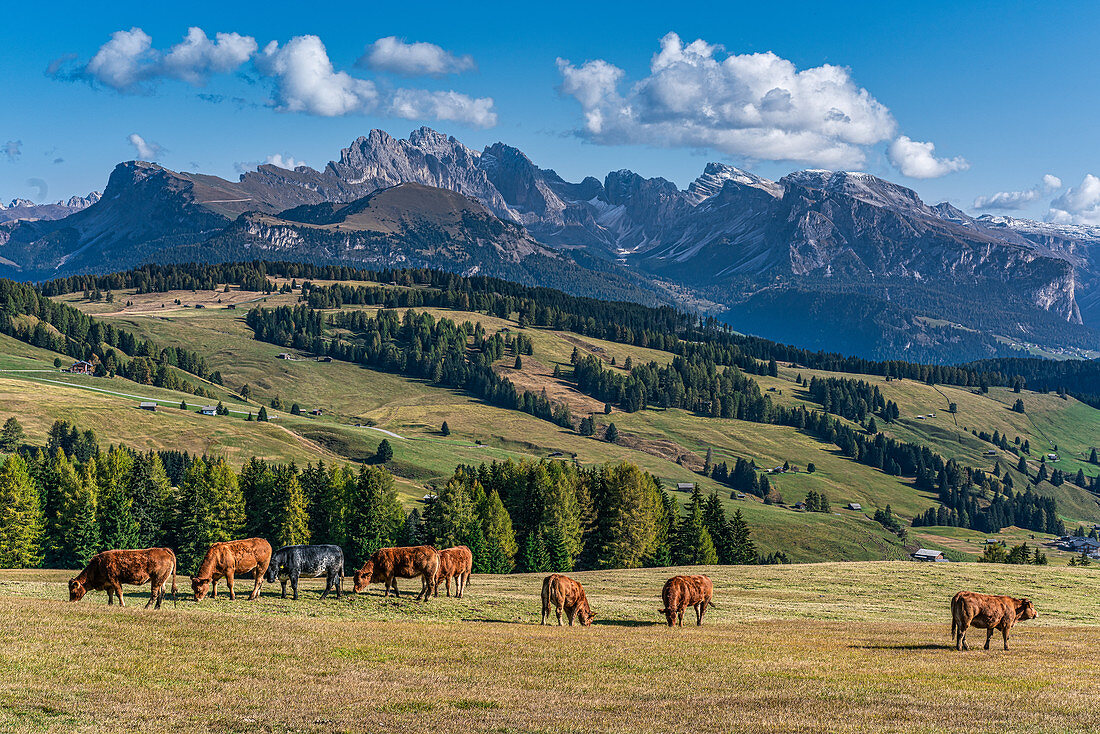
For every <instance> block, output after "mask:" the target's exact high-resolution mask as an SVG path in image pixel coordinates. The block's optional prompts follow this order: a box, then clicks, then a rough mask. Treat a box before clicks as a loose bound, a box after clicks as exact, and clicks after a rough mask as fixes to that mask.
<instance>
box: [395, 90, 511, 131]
mask: <svg viewBox="0 0 1100 734" xmlns="http://www.w3.org/2000/svg"><path fill="white" fill-rule="evenodd" d="M389 113H390V114H391V115H393V116H394V117H402V118H404V119H406V120H422V119H434V120H451V121H453V122H461V123H465V124H467V125H472V126H474V127H493V126H494V125H496V124H497V115H496V113H495V112H493V99H492V97H478V98H476V99H475V98H473V97H470V96H468V95H465V94H460V93H458V92H432V91H428V90H426V89H398V90H397V91H396V92H394V95H393V100H392V101H391V103H390V108H389Z"/></svg>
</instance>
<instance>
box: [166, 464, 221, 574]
mask: <svg viewBox="0 0 1100 734" xmlns="http://www.w3.org/2000/svg"><path fill="white" fill-rule="evenodd" d="M216 505H217V502H216V497H215V496H214V489H213V487H212V486H211V484H210V479H209V477H208V476H207V471H206V462H205V461H204V460H203V459H201V458H199V459H195V461H194V462H192V464H191V466H190V467H188V468H187V471H186V472H185V473H184V475H183V480H182V481H181V482H180V487H179V495H178V497H177V507H176V510H175V517H176V529H175V531H174V533H173V535H174V536H175V538H176V561H177V564H178V565H179V570H180V572H181V573H186V574H194V573H195V571H196V570H197V569H198V566H199V562H200V561H202V559H203V556H205V555H206V551H207V550H208V549H209V548H210V546H211V545H212V544H214V543H216V542H218V541H219V540H222V538H220V537H219V535H220V533H219V530H218V527H217V514H216Z"/></svg>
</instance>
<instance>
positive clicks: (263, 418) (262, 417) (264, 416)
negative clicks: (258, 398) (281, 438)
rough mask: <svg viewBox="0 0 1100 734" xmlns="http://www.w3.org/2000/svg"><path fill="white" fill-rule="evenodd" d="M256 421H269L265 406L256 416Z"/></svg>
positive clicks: (261, 407)
mask: <svg viewBox="0 0 1100 734" xmlns="http://www.w3.org/2000/svg"><path fill="white" fill-rule="evenodd" d="M256 420H258V421H266V420H267V408H266V407H265V406H263V405H261V406H260V412H259V414H258V415H257V416H256Z"/></svg>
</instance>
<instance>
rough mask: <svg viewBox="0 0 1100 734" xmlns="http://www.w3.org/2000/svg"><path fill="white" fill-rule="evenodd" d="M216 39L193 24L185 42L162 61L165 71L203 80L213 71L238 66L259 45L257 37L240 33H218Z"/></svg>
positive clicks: (181, 76)
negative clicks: (208, 36) (210, 37)
mask: <svg viewBox="0 0 1100 734" xmlns="http://www.w3.org/2000/svg"><path fill="white" fill-rule="evenodd" d="M214 39H215V40H213V41H211V40H210V39H209V38H207V36H206V33H205V32H204V31H203V30H202V29H201V28H189V29H188V30H187V36H186V37H185V38H184V39H183V42H182V43H178V44H176V45H175V46H173V47H172V48H171V50H170V51H169V52H168V54H167V55H166V56H165V57H164V60H163V61H162V62H161V65H160V66H161V69H162V70H163V73H164V74H166V75H167V76H172V77H175V78H177V79H182V80H183V81H185V82H190V83H191V84H196V85H198V84H202V83H204V82H205V81H206V79H207V78H209V76H210V75H211V74H225V73H228V72H231V71H234V70H236V69H237V68H238V67H240V66H241V64H243V63H244V62H246V61H248V60H249V59H250V58H252V55H253V54H255V53H256V49H257V48H258V46H257V44H256V39H255V38H252V37H251V36H242V35H240V34H239V33H218V34H216V35H215V36H214Z"/></svg>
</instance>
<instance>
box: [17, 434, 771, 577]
mask: <svg viewBox="0 0 1100 734" xmlns="http://www.w3.org/2000/svg"><path fill="white" fill-rule="evenodd" d="M167 467H171V469H172V473H173V474H175V475H176V476H172V475H170V472H169V469H168V468H167ZM0 506H3V507H4V508H5V513H3V515H0V566H3V567H36V566H45V567H50V568H79V567H82V566H83V565H84V564H86V563H87V562H88V560H89V559H90V558H91V557H92V555H94V554H95V553H98V552H100V551H102V550H105V549H110V548H143V547H153V546H166V547H170V548H173V549H174V550H175V551H176V554H177V557H178V559H179V568H180V571H181V572H183V573H191V572H193V571H194V569H195V568H196V567H197V565H198V563H199V562H200V561H201V559H202V557H203V555H204V554H205V553H206V550H207V548H208V547H209V546H210V545H211V544H212V543H215V542H219V541H224V540H232V539H237V538H241V537H248V536H253V537H263V538H266V539H267V540H269V541H270V542H271V544H272V545H273V546H275V547H278V546H282V545H292V544H299V543H311V542H312V543H332V544H336V545H340V546H341V547H343V548H344V550H345V553H346V555H347V557H348V565H349V566H350V567H357V566H358V565H359V564H361V563H362V562H363V561H364V560H365V559H366V558H367V557H369V556H370V554H371V553H373V552H374V551H375V550H377V549H378V548H380V547H385V546H393V545H416V544H421V543H430V544H434V545H436V546H437V547H449V546H452V545H459V544H465V545H467V546H469V547H470V548H471V549H472V550H473V552H474V559H475V564H476V565H475V571H477V572H478V573H509V572H511V571H513V570H520V571H531V572H535V571H571V570H578V569H593V568H635V567H640V566H664V565H672V564H697V563H707V564H710V563H726V564H745V563H758V562H761V563H765V562H772V563H774V562H786V561H787V559H786V556H785V555H784V554H782V553H775V554H771V555H768V556H764V555H760V554H758V553H757V550H756V547H755V544H754V543H753V541H752V536H751V531H750V529H749V526H748V524H747V523H746V522H745V520H744V518H743V517H742V516H741V513H740V511H739V510H738V511H737V512H735V513H734V514H733V515H732V516H727V514H726V512H725V510H724V508H723V506H722V503H721V501H720V500H719V498H718V495H717V494H716V493H712V494H711V495H709V496H706V497H704V496H703V495H702V494H701V493H700V492H699V491H698V489H696V490H695V491H694V492H693V494H692V495H691V497H690V498H689V499H688V501H687V502H686V503H685V505H684V507H683V508H682V509H681V508H680V507H679V506H678V503H677V501H676V500H675V499H674V498H672V497H671V496H670V495H669V494H667V493H666V492H664V491H663V488H662V486H661V482H660V480H659V479H657V478H656V477H654V476H652V475H650V474H648V473H647V472H644V471H642V470H641V469H639V468H638V467H637V466H634V465H632V464H629V463H625V462H624V463H622V464H619V465H617V466H604V467H595V468H591V469H584V468H580V467H578V466H575V465H574V464H571V463H565V462H553V461H545V460H544V461H537V462H536V461H521V462H514V461H506V462H493V463H492V464H482V465H481V466H478V467H474V466H459V467H456V469H455V471H454V474H453V476H452V477H451V478H450V479H448V480H447V481H446V482H445V483H443V484H442V486H439V487H434V488H433V489H432V492H431V493H430V494H429V495H428V496H427V497H426V499H425V502H424V503H423V509H422V510H421V509H420V508H413V509H412V510H410V511H408V512H406V511H405V509H404V507H403V506H402V503H401V502H400V499H399V497H398V494H397V491H396V488H395V485H394V479H393V476H392V475H391V474H390V472H389V471H387V469H386V468H385V467H384V466H381V465H371V466H367V465H364V466H360V467H351V466H347V465H332V466H326V465H325V464H324V463H323V462H320V461H318V462H317V463H316V464H307V465H306V466H305V467H304V468H301V469H300V468H298V467H297V466H296V465H295V464H294V463H286V464H281V463H272V462H268V461H266V460H264V459H261V458H256V457H254V458H252V459H249V460H248V461H247V462H246V463H245V464H244V466H243V467H242V468H241V470H240V471H236V470H235V469H234V468H233V467H231V466H230V465H229V464H228V463H227V462H226V461H225V459H224V458H220V457H209V456H189V455H187V454H184V453H180V452H164V453H158V452H152V451H149V452H141V451H136V450H133V449H130V448H126V447H119V446H112V447H110V448H109V449H107V450H101V449H100V447H99V446H98V443H97V441H96V439H95V436H94V433H92V432H91V431H81V430H79V429H78V428H76V427H75V426H72V425H71V424H63V423H61V422H59V423H58V424H57V425H55V426H54V428H53V429H51V432H50V439H49V442H48V444H47V445H46V446H37V447H35V446H28V445H22V446H20V447H19V449H18V451H16V452H15V453H13V454H11V455H10V456H8V457H7V459H6V460H5V461H4V463H3V465H2V466H0Z"/></svg>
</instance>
